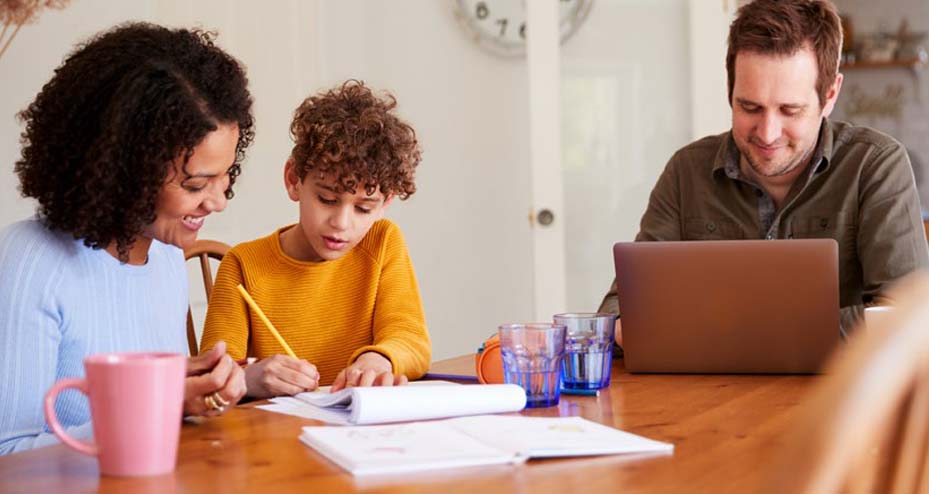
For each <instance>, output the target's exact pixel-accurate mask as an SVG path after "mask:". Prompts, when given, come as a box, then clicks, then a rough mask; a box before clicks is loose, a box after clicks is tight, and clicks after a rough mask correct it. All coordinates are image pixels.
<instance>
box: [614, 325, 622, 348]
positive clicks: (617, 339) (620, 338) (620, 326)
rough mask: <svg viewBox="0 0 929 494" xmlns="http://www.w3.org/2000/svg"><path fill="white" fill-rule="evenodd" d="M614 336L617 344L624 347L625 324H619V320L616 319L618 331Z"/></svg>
mask: <svg viewBox="0 0 929 494" xmlns="http://www.w3.org/2000/svg"><path fill="white" fill-rule="evenodd" d="M613 336H614V338H615V339H616V344H617V345H619V346H623V323H621V322H619V318H617V319H616V329H615V330H614V332H613Z"/></svg>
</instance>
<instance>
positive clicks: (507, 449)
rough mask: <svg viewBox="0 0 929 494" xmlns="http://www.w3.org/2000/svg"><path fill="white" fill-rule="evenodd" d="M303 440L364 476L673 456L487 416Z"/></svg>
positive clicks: (311, 430) (636, 443)
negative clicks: (531, 461) (533, 461)
mask: <svg viewBox="0 0 929 494" xmlns="http://www.w3.org/2000/svg"><path fill="white" fill-rule="evenodd" d="M469 387H470V386H469ZM300 440H301V441H303V442H304V443H305V444H307V445H308V446H310V447H312V448H313V449H315V450H317V451H318V452H320V453H321V454H322V455H324V456H325V457H327V458H329V459H330V460H332V461H333V462H334V463H335V464H337V465H339V466H340V467H342V468H344V469H345V470H347V471H349V472H350V473H351V474H352V475H358V476H361V475H372V474H387V473H401V472H410V471H417V470H431V469H438V468H451V467H463V466H478V465H491V464H505V463H518V462H522V461H525V460H526V459H528V458H545V457H556V456H557V457H565V456H588V455H606V454H628V453H638V454H670V453H672V452H673V451H674V446H673V445H671V444H668V443H662V442H658V441H653V440H651V439H646V438H644V437H641V436H637V435H635V434H629V433H627V432H623V431H620V430H617V429H613V428H611V427H606V426H604V425H600V424H597V423H595V422H591V421H589V420H585V419H583V418H580V417H558V418H537V417H518V416H517V417H513V416H493V415H485V416H477V417H464V418H457V419H450V420H442V421H434V422H414V423H408V424H393V425H376V426H362V427H304V428H303V433H302V434H301V435H300Z"/></svg>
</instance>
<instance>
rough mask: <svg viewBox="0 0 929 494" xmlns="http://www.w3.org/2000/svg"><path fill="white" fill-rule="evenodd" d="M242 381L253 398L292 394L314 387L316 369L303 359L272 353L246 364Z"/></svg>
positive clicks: (316, 386)
mask: <svg viewBox="0 0 929 494" xmlns="http://www.w3.org/2000/svg"><path fill="white" fill-rule="evenodd" d="M245 384H246V385H247V386H248V395H249V396H251V397H253V398H259V399H262V398H270V397H272V396H280V395H295V394H297V393H302V392H304V391H313V390H314V389H316V388H318V387H319V371H317V370H316V366H315V365H313V364H311V363H309V362H307V361H306V360H298V359H295V358H293V357H290V356H288V355H274V356H273V357H268V358H266V359H263V360H259V361H258V362H256V363H254V364H252V365H250V366H248V367H246V368H245Z"/></svg>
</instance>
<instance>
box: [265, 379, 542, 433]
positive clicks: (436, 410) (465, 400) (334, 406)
mask: <svg viewBox="0 0 929 494" xmlns="http://www.w3.org/2000/svg"><path fill="white" fill-rule="evenodd" d="M525 406H526V392H525V391H523V388H520V387H519V386H517V385H515V384H486V385H473V386H463V385H458V384H453V383H449V382H445V381H416V382H414V383H410V385H408V386H393V387H362V388H346V389H343V390H341V391H338V392H336V393H330V392H328V390H321V391H313V392H308V393H300V394H298V395H295V396H284V397H278V398H273V399H272V400H271V403H270V404H268V405H260V406H259V407H258V408H261V409H263V410H269V411H272V412H278V413H286V414H288V415H296V416H298V417H303V418H308V419H314V420H320V421H323V422H326V423H329V424H339V425H349V424H355V425H362V424H383V423H388V422H406V421H411V420H427V419H437V418H447V417H460V416H463V415H479V414H485V413H504V412H518V411H520V410H522V409H523V408H524V407H525Z"/></svg>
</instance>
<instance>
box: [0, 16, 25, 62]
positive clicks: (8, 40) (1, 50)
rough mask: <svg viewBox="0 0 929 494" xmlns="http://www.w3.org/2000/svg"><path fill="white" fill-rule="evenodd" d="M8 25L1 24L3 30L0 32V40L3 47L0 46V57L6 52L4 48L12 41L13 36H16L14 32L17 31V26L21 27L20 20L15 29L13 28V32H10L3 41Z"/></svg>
mask: <svg viewBox="0 0 929 494" xmlns="http://www.w3.org/2000/svg"><path fill="white" fill-rule="evenodd" d="M8 27H9V26H3V32H2V33H0V42H2V43H3V47H2V48H0V58H3V54H4V53H5V52H6V49H7V48H9V47H10V43H12V42H13V38H15V37H16V33H18V32H19V28H21V27H23V23H21V22H20V23H19V24H17V25H16V29H14V30H13V32H12V33H10V37H9V38H7V39H6V41H3V35H4V34H6V29H7V28H8Z"/></svg>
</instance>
